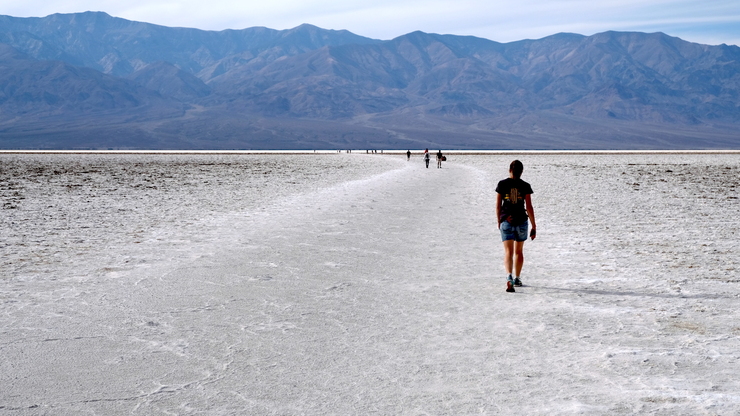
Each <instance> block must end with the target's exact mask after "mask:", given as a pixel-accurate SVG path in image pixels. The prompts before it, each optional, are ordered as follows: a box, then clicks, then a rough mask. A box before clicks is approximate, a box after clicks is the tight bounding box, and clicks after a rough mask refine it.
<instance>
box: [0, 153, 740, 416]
mask: <svg viewBox="0 0 740 416" xmlns="http://www.w3.org/2000/svg"><path fill="white" fill-rule="evenodd" d="M3 157H5V156H3ZM116 157H118V158H121V157H122V156H116ZM168 157H170V158H171V157H172V156H168ZM199 157H201V158H203V157H205V156H199ZM295 157H296V156H295V155H293V156H286V157H281V158H276V157H266V156H259V157H257V156H256V157H254V158H251V159H228V158H226V159H220V158H218V157H216V158H215V159H216V160H217V161H218V163H216V164H211V165H208V166H209V167H208V168H207V169H206V168H204V167H203V165H204V164H205V162H204V159H195V160H196V161H195V162H192V160H191V161H189V160H188V158H187V157H184V158H176V159H175V161H176V163H175V162H173V161H172V160H169V159H166V158H164V159H157V161H156V163H154V166H152V167H150V168H149V169H150V170H151V171H153V172H154V174H153V175H152V176H153V178H152V179H151V181H152V182H153V184H151V185H150V186H155V187H156V188H157V189H154V188H146V187H125V188H124V189H123V190H119V191H113V190H112V186H108V185H106V183H108V184H109V183H110V182H115V183H117V184H118V185H117V186H119V187H120V186H122V185H120V183H125V182H126V181H120V177H119V179H116V180H113V179H110V178H116V177H117V176H115V175H112V174H107V173H105V172H120V170H121V169H123V168H122V166H125V165H126V163H129V164H130V160H131V159H128V162H127V161H126V159H125V158H124V162H120V161H117V162H110V161H107V162H106V163H112V165H110V164H106V163H102V162H100V161H96V163H97V165H100V166H108V167H107V168H98V169H97V170H99V171H100V172H99V174H100V175H101V176H103V178H102V179H101V178H99V182H98V183H99V184H101V185H99V186H100V187H101V189H103V190H107V191H106V192H100V193H98V194H96V195H99V196H97V197H96V198H99V199H100V200H101V201H102V202H103V203H100V204H96V205H94V206H91V205H84V204H83V203H82V202H79V201H78V202H75V203H77V204H78V205H77V207H78V208H81V207H84V208H87V209H88V211H91V212H87V213H85V214H84V215H80V216H79V217H78V216H74V215H71V214H70V213H69V210H68V209H67V210H66V211H64V212H63V214H64V215H65V216H63V217H60V218H62V219H64V218H66V219H68V220H67V221H68V222H67V223H64V222H63V221H62V219H59V220H58V221H57V224H58V225H57V226H56V228H60V229H62V230H61V231H59V232H57V233H48V230H47V229H44V228H43V227H44V223H43V222H36V223H32V224H26V223H23V222H22V221H21V220H20V219H18V218H43V217H44V216H47V217H52V219H53V218H54V216H55V215H61V214H55V211H54V210H53V209H50V208H45V207H44V205H45V204H46V201H47V200H54V201H57V202H55V206H57V205H56V204H64V203H69V202H70V199H66V200H65V199H64V198H73V195H78V196H81V197H85V198H87V197H88V196H87V194H85V193H84V192H82V195H80V194H75V192H78V191H80V189H79V188H82V189H83V190H84V189H90V188H84V186H88V185H86V184H87V183H88V182H90V181H85V180H84V179H85V178H86V177H88V176H86V175H91V174H82V173H80V174H79V175H76V177H77V179H74V180H73V179H70V178H69V177H65V176H64V175H62V177H59V176H58V175H54V176H51V175H50V176H49V177H48V178H47V179H43V175H39V176H42V178H39V177H38V176H36V173H34V174H33V175H30V176H29V177H30V178H32V179H27V180H28V183H27V184H26V185H25V186H24V183H23V181H24V180H25V179H23V176H21V177H20V178H16V177H13V178H12V179H5V178H4V179H3V187H4V190H3V192H4V193H3V197H4V198H6V196H7V195H10V196H7V198H10V200H11V202H10V203H11V204H15V205H16V208H13V209H6V210H3V211H1V212H2V216H3V217H2V218H3V221H4V223H13V227H11V228H9V229H10V230H12V232H13V233H14V234H12V235H11V236H10V238H11V240H10V241H11V244H8V243H5V246H4V247H3V248H2V249H3V250H4V253H5V254H7V255H8V256H10V260H4V263H3V266H2V267H3V273H2V280H0V284H1V285H2V286H0V299H1V300H2V303H0V357H2V361H0V385H1V386H3V388H2V389H0V414H1V413H8V414H80V413H86V414H122V413H127V414H142V415H145V414H146V415H150V414H196V413H198V414H368V413H378V414H449V415H459V414H471V413H476V414H480V413H482V414H548V415H550V414H604V415H614V414H617V415H619V414H625V415H627V414H636V413H639V414H672V415H673V414H678V415H693V414H717V415H725V414H737V413H740V394H738V391H740V382H738V381H737V377H736V375H737V374H738V371H739V370H740V363H738V358H739V357H738V355H739V354H738V352H737V351H740V348H738V347H740V345H738V335H740V327H739V326H738V324H737V323H736V322H738V312H737V308H736V305H737V302H738V298H740V288H739V287H738V284H739V283H740V279H738V277H737V276H738V275H737V267H738V260H737V256H735V255H733V254H732V253H735V252H737V251H738V244H739V243H738V238H737V235H738V227H739V224H738V221H737V219H736V218H735V217H736V215H728V214H727V213H728V212H735V213H736V212H738V205H737V199H736V197H737V186H738V182H739V181H740V178H739V176H740V175H739V172H740V160H738V158H737V156H736V155H623V156H615V155H592V156H586V155H576V156H573V155H539V156H538V155H521V156H519V158H520V159H522V161H523V162H524V165H525V172H524V179H525V180H527V181H529V182H530V183H531V184H532V186H533V188H534V190H535V195H534V203H535V207H536V209H537V214H538V226H539V230H538V231H539V233H538V239H537V240H536V241H534V242H528V243H526V247H525V252H526V255H527V263H526V265H525V273H524V275H523V279H524V282H525V287H523V288H521V289H518V290H517V293H515V294H508V293H505V292H504V290H503V289H504V279H503V273H502V270H503V267H502V265H501V251H502V250H501V243H500V241H499V238H498V235H497V232H496V230H495V229H494V226H493V224H494V220H495V219H494V218H493V201H495V194H494V192H493V189H494V187H495V184H496V181H497V180H499V179H501V178H503V177H504V176H506V168H507V166H508V163H509V162H510V160H511V159H512V158H513V156H455V157H454V158H451V161H450V162H447V163H446V164H445V165H444V168H443V169H439V170H437V169H434V170H432V169H429V170H427V169H425V168H424V165H423V163H422V162H421V161H420V160H418V159H417V160H414V159H412V161H411V162H408V163H407V162H406V161H405V158H398V159H396V157H393V156H385V157H375V156H366V155H337V156H336V157H331V158H329V159H326V158H323V157H322V158H316V157H313V158H311V157H303V158H301V159H300V163H296V159H293V158H295ZM70 158H71V159H70V162H69V163H71V164H73V165H74V164H75V163H78V164H79V163H83V162H84V161H83V162H80V161H79V160H76V159H74V158H73V157H70ZM261 158H265V159H261ZM42 159H43V158H42ZM205 160H206V162H208V163H212V162H213V159H208V157H205ZM3 162H5V160H3ZM103 162H105V161H103ZM44 163H52V162H48V161H47V162H44ZM219 163H220V164H221V165H219ZM23 164H26V165H27V164H28V161H27V160H26V161H24V162H23V163H22V164H21V165H23ZM97 165H96V166H97ZM245 165H252V166H265V165H269V166H271V171H272V172H281V169H283V170H284V171H285V172H289V171H291V170H294V169H297V167H298V166H300V169H303V170H302V171H298V172H293V173H291V174H288V173H285V175H289V177H290V181H286V180H284V179H281V177H276V178H275V182H269V181H261V182H258V181H257V179H255V178H253V177H254V176H256V175H245V174H239V173H238V172H239V168H243V167H244V166H245ZM5 166H7V164H5V163H4V164H3V169H5ZM14 166H16V168H18V169H21V167H20V166H19V165H14ZM48 166H50V165H48ZM340 166H341V168H340ZM65 168H66V165H65ZM55 169H56V170H57V171H60V172H61V171H62V169H61V168H59V167H58V166H57V167H56V168H55ZM140 169H141V171H142V172H146V168H145V165H142V166H141V167H140ZM331 169H334V171H333V172H334V175H333V176H332V175H329V174H327V173H326V171H327V170H331ZM68 170H74V169H72V168H70V169H68ZM85 170H87V171H89V169H87V168H86V169H85ZM173 171H174V173H172V172H173ZM34 172H36V170H34ZM128 174H129V175H131V173H130V172H129V173H128ZM106 175H108V176H106ZM168 176H173V178H169V177H168ZM106 178H107V179H106ZM130 179H131V180H132V181H133V182H132V183H139V182H140V181H141V178H139V177H138V176H136V175H134V177H132V178H130ZM262 179H264V178H262ZM46 180H48V181H50V182H53V183H55V181H61V182H64V181H68V182H71V183H73V184H74V183H77V182H75V181H78V180H79V181H81V182H80V183H81V184H82V185H84V186H82V187H72V188H71V189H72V191H70V192H72V196H71V195H70V194H61V195H47V196H45V197H44V199H45V201H40V199H41V198H40V197H37V196H35V195H36V194H34V192H43V186H41V185H38V186H36V185H34V184H35V183H36V184H38V183H44V181H46ZM116 181H119V182H116ZM219 181H220V182H221V183H220V184H219V183H218V182H219ZM205 182H208V183H210V184H211V185H209V186H198V185H197V184H202V183H205ZM288 182H292V184H289V183H288ZM240 183H244V184H245V185H244V187H243V188H244V189H245V192H243V193H242V192H240V189H241V188H242V187H241V186H240ZM636 183H638V184H639V186H638V185H635V184H636ZM9 188H12V190H8V189H9ZM248 190H252V191H248ZM258 190H262V192H257V191H258ZM9 192H10V193H9ZM16 192H17V193H18V195H20V196H18V195H16V194H15V193H16ZM24 192H25V195H26V196H25V199H20V198H21V197H23V195H24V194H23V193H24ZM126 195H131V198H136V200H137V201H138V202H139V203H140V204H142V205H143V206H144V207H146V208H148V209H151V210H157V211H158V213H157V214H156V215H153V216H148V215H144V213H145V212H148V211H147V210H142V209H141V208H138V210H137V209H134V208H132V209H133V210H134V212H130V213H128V214H126V213H124V214H122V215H123V216H124V219H125V220H126V221H121V224H120V227H121V228H115V229H107V230H106V231H105V232H103V231H101V230H98V231H95V227H94V225H95V224H97V223H96V221H101V220H98V219H96V218H98V217H103V219H110V218H114V217H116V215H117V214H115V213H114V214H111V211H110V209H109V208H110V207H112V206H118V205H117V204H120V205H121V206H125V205H126V201H125V200H126V199H127V197H125V196H126ZM697 195H700V196H701V197H700V198H697ZM204 196H206V197H207V198H204ZM13 198H15V199H13ZM55 198H61V199H58V200H57V199H55ZM72 201H75V200H74V199H72ZM24 204H26V205H25V206H24ZM50 205H51V204H50ZM95 210H98V211H95ZM18 216H21V217H18ZM23 216H25V217H23ZM178 216H180V217H178ZM697 219H698V220H697ZM19 224H20V225H19ZM59 224H61V225H59ZM76 224H77V225H79V228H75V227H76V226H77V225H76ZM65 227H66V228H65ZM83 227H87V228H83ZM6 229H8V228H6ZM47 233H48V234H47ZM47 235H50V236H52V237H49V236H47ZM59 235H61V236H70V237H69V238H74V235H82V236H83V237H84V238H81V239H84V240H90V241H93V242H94V243H93V244H91V245H90V247H88V248H85V247H80V246H79V245H78V244H77V243H74V242H69V243H68V242H65V243H63V244H62V243H60V242H59V241H56V240H54V238H57V237H55V236H59ZM45 238H46V239H48V240H44V239H45ZM65 241H69V240H65ZM171 241H178V242H179V243H178V244H171ZM32 242H42V243H43V244H41V247H40V248H38V250H40V253H41V254H42V255H38V256H36V255H35V253H39V252H34V250H32V249H31V248H30V247H32V246H33V244H32ZM96 246H102V247H106V248H107V250H96V249H95V247H96ZM49 253H56V254H57V258H55V259H52V260H49V261H47V262H46V263H44V262H43V261H42V260H39V258H41V257H43V256H45V255H48V254H49ZM13 256H14V257H13ZM68 257H72V258H73V260H72V261H69V262H67V261H63V259H66V258H68ZM6 258H8V257H6ZM126 261H128V262H127V263H126ZM19 262H20V263H19ZM121 264H125V266H119V265H121Z"/></svg>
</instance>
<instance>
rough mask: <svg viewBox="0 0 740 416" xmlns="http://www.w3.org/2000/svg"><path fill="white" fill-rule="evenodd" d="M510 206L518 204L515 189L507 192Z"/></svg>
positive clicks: (517, 191)
mask: <svg viewBox="0 0 740 416" xmlns="http://www.w3.org/2000/svg"><path fill="white" fill-rule="evenodd" d="M506 199H508V200H509V201H510V202H511V203H512V204H516V203H518V202H519V190H518V189H516V188H511V190H510V191H509V195H507V198H506Z"/></svg>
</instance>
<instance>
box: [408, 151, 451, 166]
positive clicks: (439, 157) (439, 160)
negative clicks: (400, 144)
mask: <svg viewBox="0 0 740 416" xmlns="http://www.w3.org/2000/svg"><path fill="white" fill-rule="evenodd" d="M431 158H432V156H431V154H430V153H429V149H424V163H425V164H426V166H427V169H429V161H430V160H431ZM406 160H411V150H407V151H406ZM445 160H447V158H446V157H445V156H444V155H443V154H442V150H439V151H438V152H437V168H438V169H441V168H442V162H443V161H445Z"/></svg>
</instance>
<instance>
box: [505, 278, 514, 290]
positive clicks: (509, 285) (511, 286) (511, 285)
mask: <svg viewBox="0 0 740 416" xmlns="http://www.w3.org/2000/svg"><path fill="white" fill-rule="evenodd" d="M506 291H507V292H516V290H514V283H512V282H511V280H507V281H506Z"/></svg>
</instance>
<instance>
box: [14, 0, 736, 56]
mask: <svg viewBox="0 0 740 416" xmlns="http://www.w3.org/2000/svg"><path fill="white" fill-rule="evenodd" d="M88 10H93V11H104V12H106V13H108V14H110V15H112V16H116V17H122V18H125V19H129V20H136V21H141V22H148V23H156V24H160V25H165V26H181V27H193V28H198V29H206V30H223V29H243V28H247V27H252V26H265V27H269V28H272V29H289V28H293V27H295V26H298V25H300V24H301V23H311V24H313V25H316V26H319V27H322V28H325V29H347V30H349V31H351V32H354V33H356V34H358V35H363V36H368V37H372V38H376V39H392V38H394V37H397V36H400V35H403V34H406V33H409V32H413V31H415V30H422V31H424V32H429V33H444V34H447V33H450V34H456V35H473V36H479V37H483V38H487V39H491V40H495V41H498V42H510V41H515V40H521V39H538V38H542V37H545V36H548V35H552V34H555V33H559V32H572V33H580V34H583V35H592V34H594V33H598V32H603V31H606V30H619V31H639V32H665V33H667V34H669V35H672V36H678V37H680V38H682V39H685V40H688V41H692V42H699V43H706V44H711V45H717V44H720V43H727V44H734V45H740V0H702V1H694V0H692V1H676V0H672V1H668V0H549V1H546V0H454V1H448V0H362V1H360V0H247V1H239V0H207V1H204V0H126V1H121V0H0V14H3V15H10V16H17V17H30V16H35V17H41V16H47V15H49V14H53V13H75V12H83V11H88Z"/></svg>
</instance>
